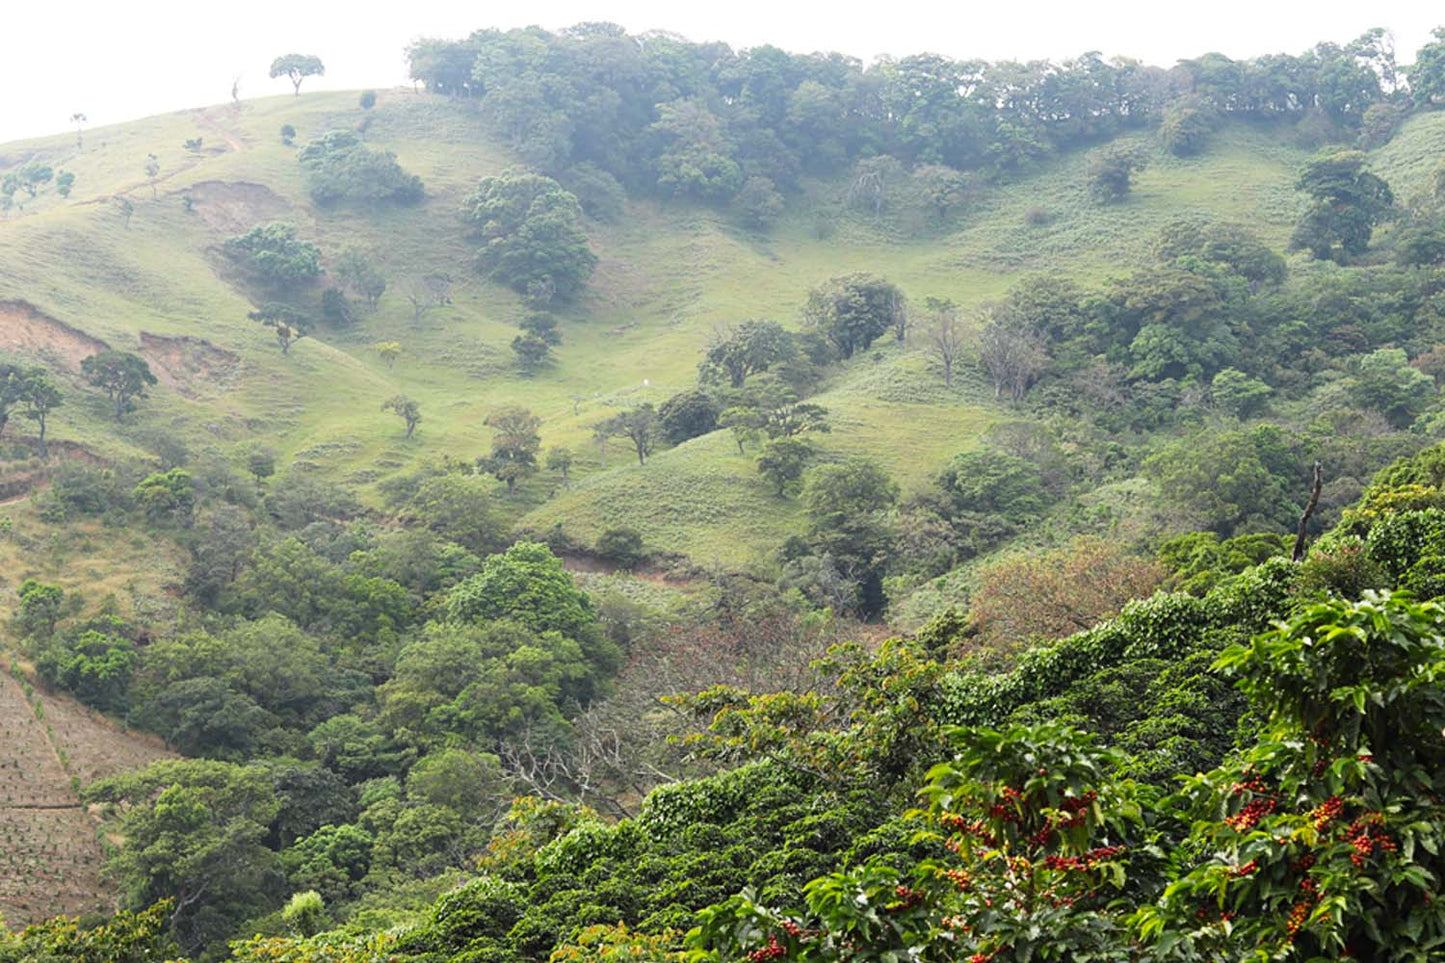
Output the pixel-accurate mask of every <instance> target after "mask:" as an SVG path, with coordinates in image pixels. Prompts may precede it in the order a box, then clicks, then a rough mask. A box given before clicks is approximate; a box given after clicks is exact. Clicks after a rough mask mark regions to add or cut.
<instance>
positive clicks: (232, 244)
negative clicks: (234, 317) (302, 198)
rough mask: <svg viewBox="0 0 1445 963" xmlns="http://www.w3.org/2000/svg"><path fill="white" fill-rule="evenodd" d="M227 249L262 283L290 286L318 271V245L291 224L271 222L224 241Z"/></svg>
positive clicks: (319, 257) (278, 286)
mask: <svg viewBox="0 0 1445 963" xmlns="http://www.w3.org/2000/svg"><path fill="white" fill-rule="evenodd" d="M226 250H227V252H229V253H230V254H231V255H232V256H233V257H237V258H240V259H241V260H242V261H243V262H244V264H245V265H246V266H247V267H248V268H249V269H250V270H251V271H252V272H253V273H254V274H255V275H256V276H257V278H259V279H260V280H261V281H263V282H264V283H266V284H268V285H270V286H272V287H275V288H282V289H284V288H290V287H294V286H295V285H297V284H300V283H301V282H303V281H309V280H311V279H312V278H314V277H316V276H317V275H318V274H320V273H321V249H320V248H319V247H317V246H316V245H315V244H313V243H312V242H310V241H303V240H301V239H300V238H298V237H297V236H296V228H295V226H294V225H291V224H285V223H282V222H274V223H271V224H265V225H261V226H258V227H253V228H251V230H249V231H247V232H246V233H245V234H239V235H236V236H235V237H232V238H230V239H228V240H227V241H226Z"/></svg>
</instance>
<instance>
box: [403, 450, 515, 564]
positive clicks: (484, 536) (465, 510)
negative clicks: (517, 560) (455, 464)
mask: <svg viewBox="0 0 1445 963" xmlns="http://www.w3.org/2000/svg"><path fill="white" fill-rule="evenodd" d="M490 485H491V482H488V481H486V480H485V479H482V478H478V477H475V476H472V475H462V474H459V473H457V472H454V471H451V472H446V473H445V474H442V475H435V476H433V477H430V478H427V479H426V480H424V481H423V482H422V483H421V484H420V485H419V486H418V487H417V489H416V491H415V492H414V493H413V494H412V495H411V497H410V498H408V499H407V501H406V502H405V506H404V509H403V511H402V517H403V518H404V519H406V520H408V521H415V522H420V523H421V524H422V525H424V526H426V528H428V529H430V530H431V531H432V532H435V533H436V534H437V535H438V536H440V537H441V538H445V539H448V540H450V541H453V542H456V543H457V544H458V545H461V546H463V547H464V548H466V549H467V550H469V551H471V552H475V553H477V554H486V553H487V552H494V551H496V550H497V548H498V546H499V545H501V544H504V543H503V541H502V536H503V534H504V533H503V530H502V525H501V523H500V522H498V521H497V520H496V519H495V518H494V517H493V516H494V514H495V513H494V511H493V507H492V493H491V491H490V490H489V489H490Z"/></svg>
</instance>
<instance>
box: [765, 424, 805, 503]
mask: <svg viewBox="0 0 1445 963" xmlns="http://www.w3.org/2000/svg"><path fill="white" fill-rule="evenodd" d="M813 454H814V451H813V444H812V442H810V441H808V440H807V439H806V438H788V437H782V438H774V439H772V440H770V441H769V442H768V443H767V444H766V445H764V446H763V451H762V454H760V455H759V456H758V474H760V475H762V476H763V477H764V478H766V479H767V480H768V481H769V482H770V483H771V484H773V485H774V486H776V487H777V490H778V497H779V498H782V497H783V495H784V493H786V491H787V489H788V487H789V486H790V485H793V484H796V483H797V482H798V480H799V479H801V478H802V477H803V471H804V470H805V469H806V468H807V467H808V462H810V461H811V460H812V459H813Z"/></svg>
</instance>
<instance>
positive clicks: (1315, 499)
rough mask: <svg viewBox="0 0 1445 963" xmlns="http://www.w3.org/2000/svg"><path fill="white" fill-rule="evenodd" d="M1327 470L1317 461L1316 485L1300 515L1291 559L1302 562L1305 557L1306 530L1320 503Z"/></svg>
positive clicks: (1311, 490)
mask: <svg viewBox="0 0 1445 963" xmlns="http://www.w3.org/2000/svg"><path fill="white" fill-rule="evenodd" d="M1324 480H1325V472H1324V468H1322V467H1321V466H1320V463H1319V462H1315V477H1314V485H1313V487H1312V488H1311V489H1310V500H1309V503H1308V504H1306V505H1305V510H1304V514H1303V515H1301V516H1300V517H1299V529H1298V530H1297V531H1296V532H1295V536H1294V551H1292V552H1291V553H1290V556H1289V557H1290V561H1292V562H1302V561H1304V557H1305V530H1306V529H1307V528H1309V524H1310V516H1312V515H1314V513H1315V506H1316V505H1318V504H1319V503H1320V488H1322V487H1323V486H1324Z"/></svg>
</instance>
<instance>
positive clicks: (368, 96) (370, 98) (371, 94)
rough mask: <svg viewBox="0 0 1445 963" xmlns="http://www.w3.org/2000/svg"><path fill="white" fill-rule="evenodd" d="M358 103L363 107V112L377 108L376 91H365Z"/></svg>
mask: <svg viewBox="0 0 1445 963" xmlns="http://www.w3.org/2000/svg"><path fill="white" fill-rule="evenodd" d="M357 103H359V104H360V105H361V109H362V110H370V109H371V108H373V107H375V106H376V91H374V90H363V91H362V92H361V97H360V99H359V100H358V101H357Z"/></svg>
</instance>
